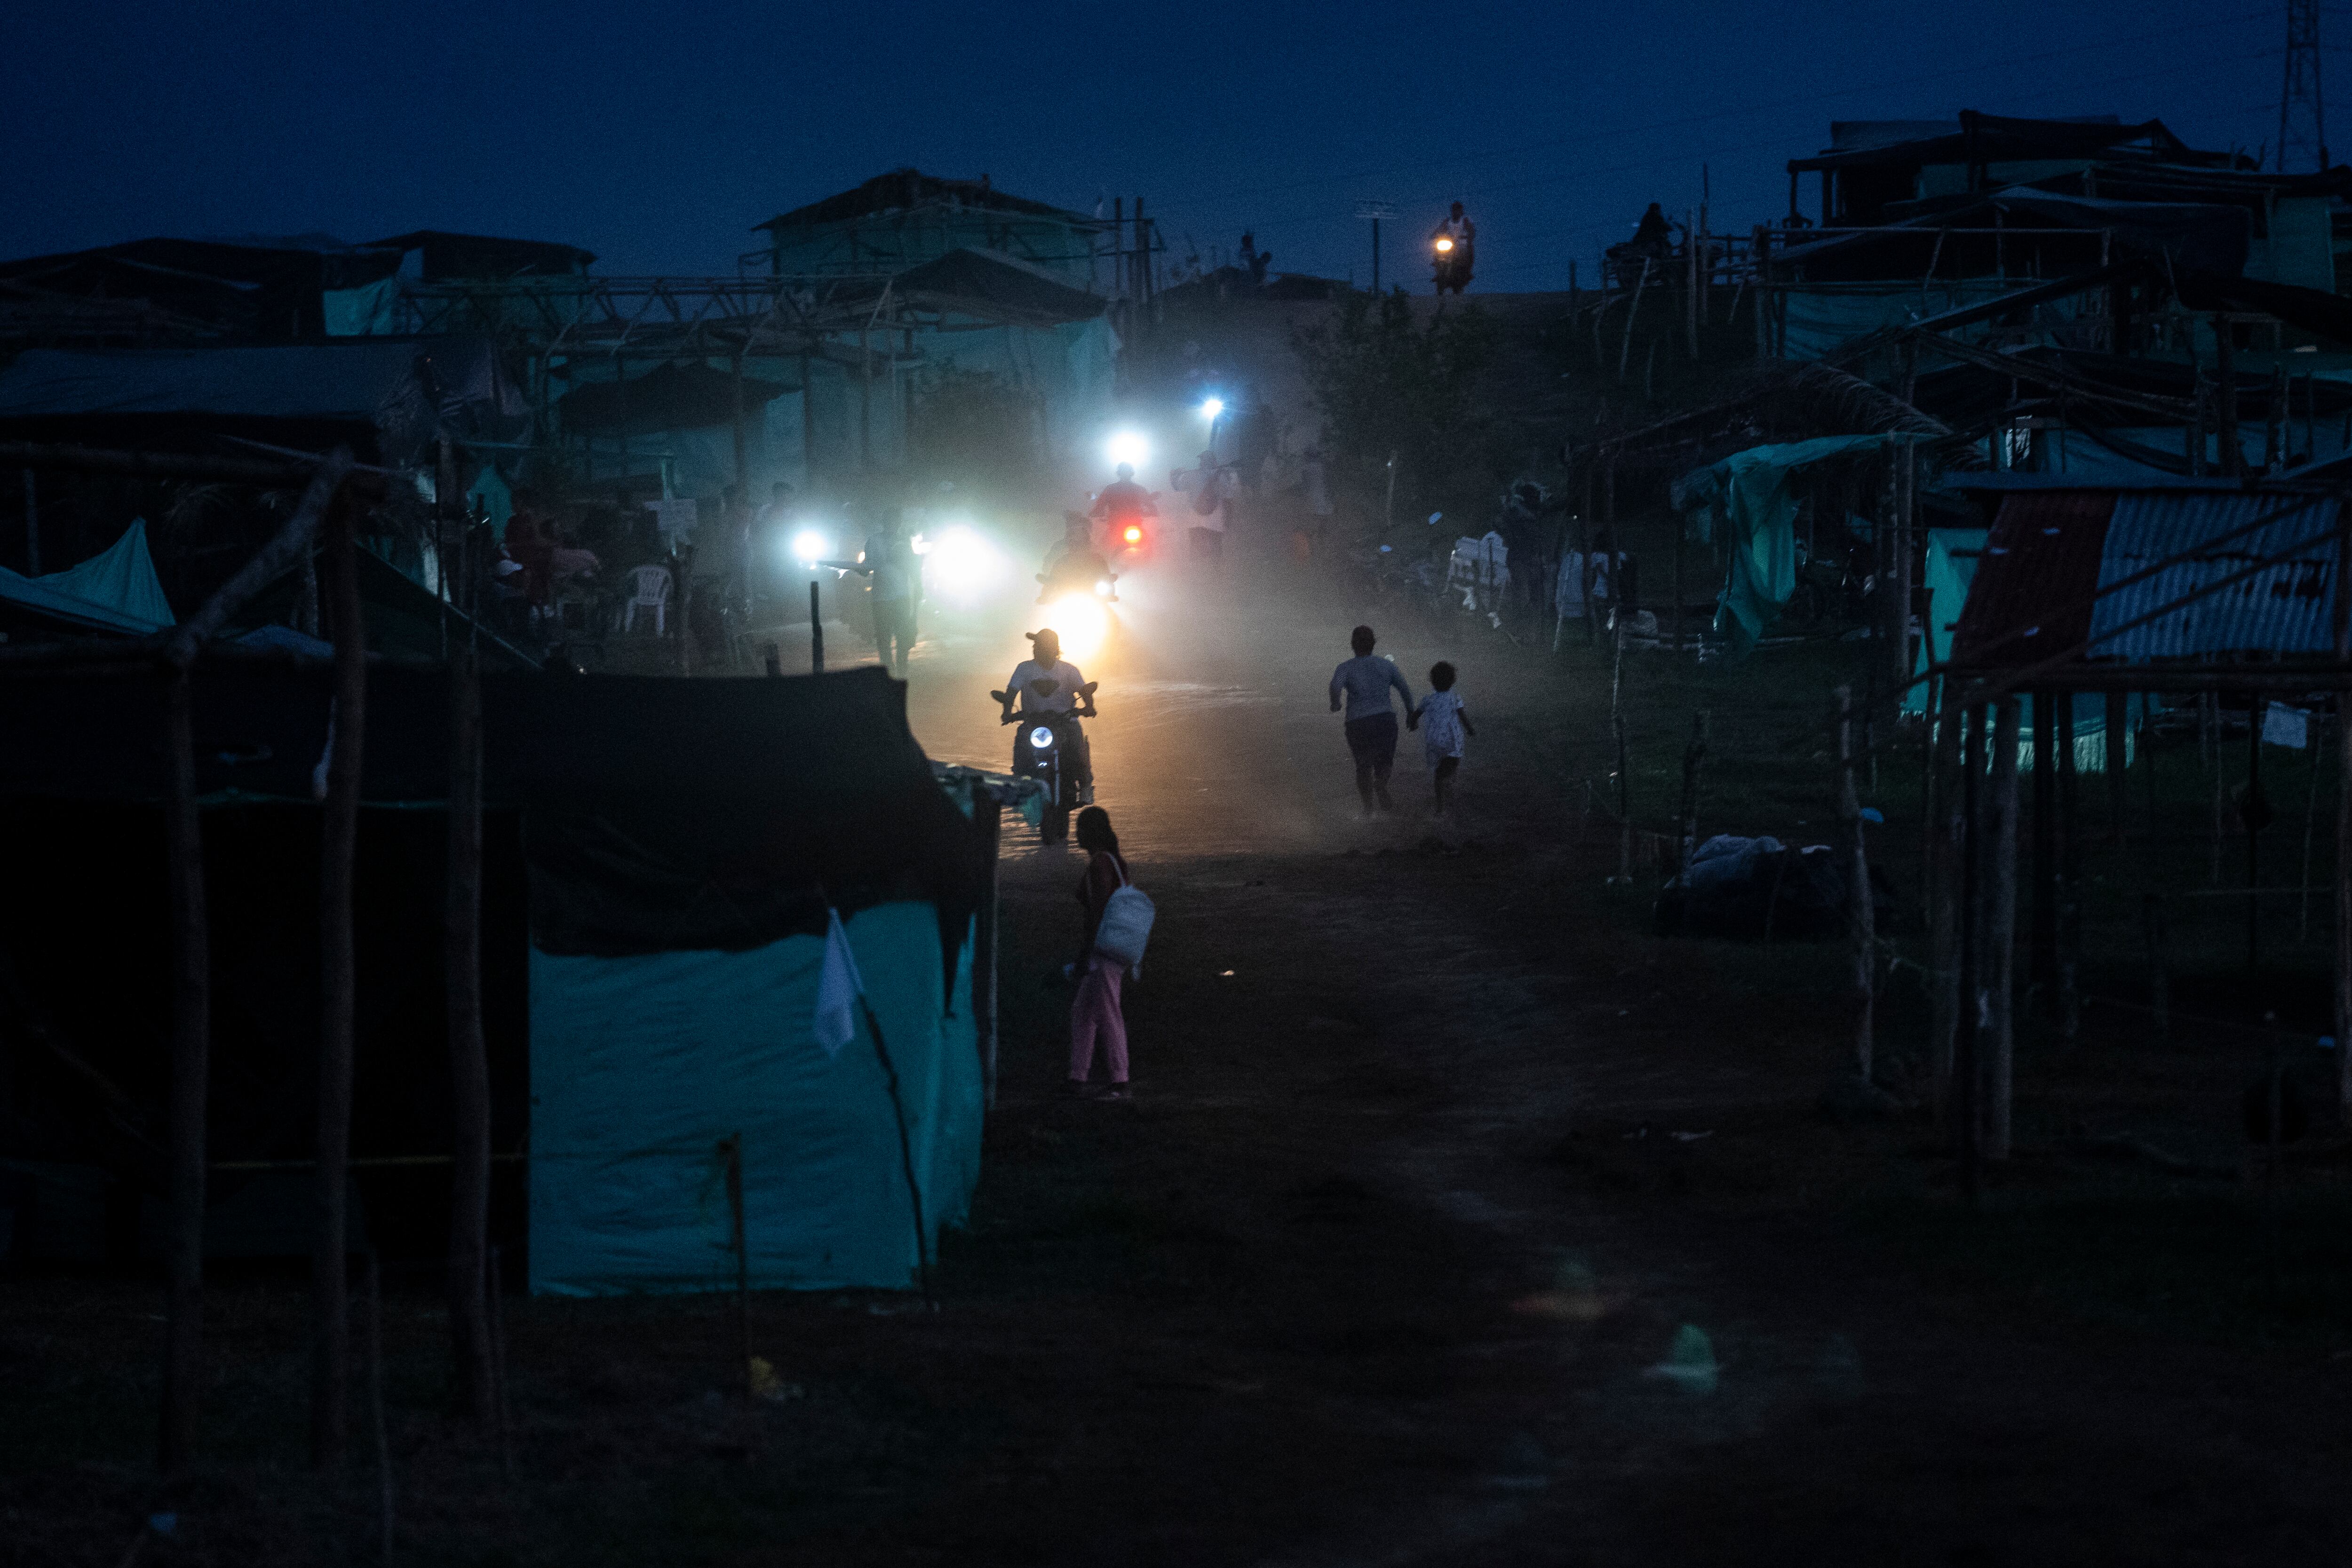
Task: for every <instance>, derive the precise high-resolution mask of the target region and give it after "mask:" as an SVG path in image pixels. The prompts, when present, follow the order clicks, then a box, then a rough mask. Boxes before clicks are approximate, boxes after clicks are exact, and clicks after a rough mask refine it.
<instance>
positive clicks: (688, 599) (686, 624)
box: [677, 542, 694, 675]
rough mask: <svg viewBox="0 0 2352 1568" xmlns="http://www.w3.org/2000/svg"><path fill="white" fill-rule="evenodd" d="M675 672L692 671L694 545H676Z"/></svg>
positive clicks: (688, 673)
mask: <svg viewBox="0 0 2352 1568" xmlns="http://www.w3.org/2000/svg"><path fill="white" fill-rule="evenodd" d="M677 672H678V673H679V674H680V675H692V674H693V673H694V546H693V545H691V544H688V543H684V542H680V543H679V544H678V546H677Z"/></svg>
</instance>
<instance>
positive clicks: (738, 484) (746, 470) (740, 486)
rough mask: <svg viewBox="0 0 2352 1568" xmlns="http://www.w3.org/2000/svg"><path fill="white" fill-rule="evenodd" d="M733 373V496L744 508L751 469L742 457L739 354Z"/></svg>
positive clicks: (741, 374) (747, 495) (749, 503)
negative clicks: (734, 495)
mask: <svg viewBox="0 0 2352 1568" xmlns="http://www.w3.org/2000/svg"><path fill="white" fill-rule="evenodd" d="M734 373H735V374H734V382H735V420H734V432H735V494H736V499H737V500H740V501H741V502H742V504H744V505H745V506H750V505H751V464H750V463H748V462H746V461H745V460H744V457H743V356H742V355H741V354H740V353H738V354H737V355H736V356H735V363H734ZM730 526H731V525H730Z"/></svg>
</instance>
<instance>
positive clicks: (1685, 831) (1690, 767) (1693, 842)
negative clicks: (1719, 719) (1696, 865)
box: [1675, 708, 1706, 874]
mask: <svg viewBox="0 0 2352 1568" xmlns="http://www.w3.org/2000/svg"><path fill="white" fill-rule="evenodd" d="M1704 762H1706V709H1704V708H1702V709H1700V710H1698V711H1697V712H1696V713H1694V714H1692V715H1691V738H1690V744H1689V745H1687V746H1685V747H1684V748H1683V809H1682V817H1681V824H1682V858H1681V860H1680V862H1679V864H1677V865H1676V867H1675V870H1676V871H1677V872H1679V873H1685V874H1686V873H1688V871H1689V870H1690V864H1691V856H1692V855H1693V853H1694V852H1696V850H1697V848H1698V773H1699V765H1700V764H1701V763H1704Z"/></svg>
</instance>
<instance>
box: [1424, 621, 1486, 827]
mask: <svg viewBox="0 0 2352 1568" xmlns="http://www.w3.org/2000/svg"><path fill="white" fill-rule="evenodd" d="M1429 684H1430V687H1431V690H1430V693H1429V695H1428V696H1426V697H1424V698H1423V699H1422V700H1421V705H1420V706H1419V707H1417V708H1415V709H1414V710H1412V720H1413V725H1414V727H1415V728H1416V729H1418V730H1419V731H1421V744H1422V749H1423V751H1424V752H1427V753H1428V756H1429V771H1430V775H1431V777H1432V778H1433V780H1434V782H1435V784H1436V787H1437V810H1436V815H1437V816H1445V815H1447V813H1448V812H1449V811H1451V810H1452V808H1453V795H1454V772H1455V770H1456V769H1458V768H1460V767H1461V766H1462V741H1463V738H1464V737H1465V736H1467V735H1475V734H1476V733H1477V732H1478V731H1475V730H1473V729H1472V728H1471V727H1470V711H1469V710H1468V709H1466V708H1465V707H1463V706H1462V699H1461V698H1460V697H1459V696H1457V695H1455V693H1454V667H1453V666H1452V665H1450V664H1447V663H1446V662H1444V660H1443V659H1441V660H1439V661H1438V662H1437V663H1436V664H1433V665H1432V666H1430V669H1429Z"/></svg>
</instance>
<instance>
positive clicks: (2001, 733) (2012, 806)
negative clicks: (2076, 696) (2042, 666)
mask: <svg viewBox="0 0 2352 1568" xmlns="http://www.w3.org/2000/svg"><path fill="white" fill-rule="evenodd" d="M2037 760H2038V759H2037ZM1992 796H1993V798H1992V834H1991V837H1992V843H1991V845H1990V850H1991V858H1992V867H1991V870H1992V876H1991V887H1990V894H1991V897H1990V899H1989V900H1987V906H1986V919H1985V956H1984V966H1983V967H1984V975H1985V980H1984V989H1985V993H1986V1004H1987V1005H1986V1014H1987V1019H1988V1022H1989V1024H1990V1029H1989V1030H1988V1033H1989V1035H1990V1046H1991V1051H1990V1059H1989V1060H1988V1061H1987V1062H1986V1064H1985V1066H1986V1072H1985V1075H1984V1076H1985V1102H1986V1103H1985V1117H1984V1156H1985V1158H1986V1159H1988V1160H2006V1159H2008V1158H2009V1126H2010V1101H2011V1083H2012V1079H2013V1077H2014V1072H2013V1064H2014V1060H2015V1045H2016V1032H2017V1031H2016V1012H2017V1007H2016V1000H2015V998H2016V994H2017V980H2016V954H2017V699H2016V698H2014V697H2005V698H2003V699H2001V700H2000V717H1999V718H1998V719H1997V720H1996V721H1995V722H1994V725H1993V732H1992Z"/></svg>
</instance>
